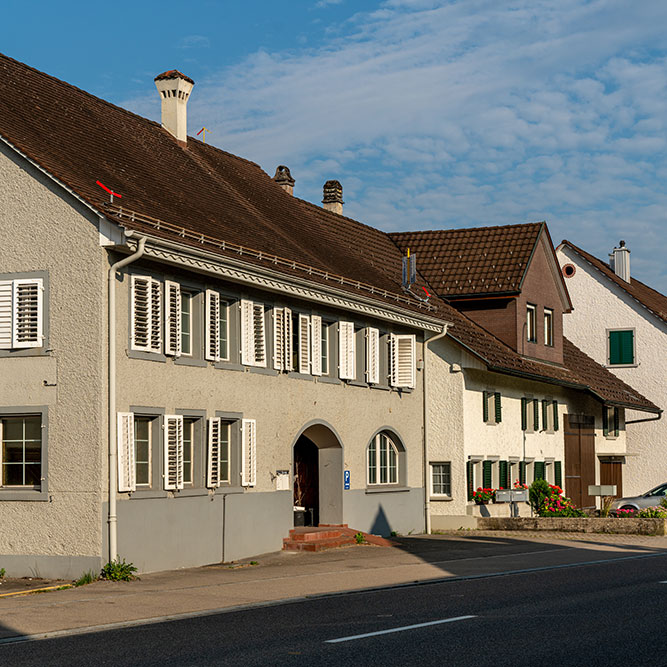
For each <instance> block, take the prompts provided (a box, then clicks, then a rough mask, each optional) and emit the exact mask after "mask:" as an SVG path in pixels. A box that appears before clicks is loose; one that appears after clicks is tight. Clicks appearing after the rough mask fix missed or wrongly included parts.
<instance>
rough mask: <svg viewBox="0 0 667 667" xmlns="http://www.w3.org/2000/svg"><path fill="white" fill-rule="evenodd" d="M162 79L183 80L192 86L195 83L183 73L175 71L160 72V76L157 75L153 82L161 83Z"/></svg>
mask: <svg viewBox="0 0 667 667" xmlns="http://www.w3.org/2000/svg"><path fill="white" fill-rule="evenodd" d="M162 79H185V81H187V82H188V83H191V84H192V85H194V83H195V82H194V81H193V80H192V79H191V78H190V77H189V76H185V74H183V72H179V71H178V70H177V69H170V70H167V71H166V72H162V74H158V75H157V76H156V77H155V78H154V79H153V81H161V80H162Z"/></svg>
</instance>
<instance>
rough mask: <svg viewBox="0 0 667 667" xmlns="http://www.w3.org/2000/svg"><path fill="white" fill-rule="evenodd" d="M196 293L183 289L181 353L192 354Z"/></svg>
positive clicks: (188, 355)
mask: <svg viewBox="0 0 667 667" xmlns="http://www.w3.org/2000/svg"><path fill="white" fill-rule="evenodd" d="M193 300H194V294H193V293H192V292H185V291H183V290H181V354H183V355H185V356H187V357H190V356H192V303H193Z"/></svg>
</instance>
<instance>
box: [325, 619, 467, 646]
mask: <svg viewBox="0 0 667 667" xmlns="http://www.w3.org/2000/svg"><path fill="white" fill-rule="evenodd" d="M468 618H477V617H476V616H455V617H454V618H443V619H440V620H439V621H429V622H428V623H415V625H404V626H403V627H401V628H390V629H389V630H378V631H377V632H365V633H364V634H363V635H351V636H350V637H339V638H338V639H327V640H326V641H325V642H324V643H325V644H338V643H339V642H350V641H352V640H353V639H363V638H364V637H377V635H388V634H391V633H392V632H403V631H405V630H414V629H415V628H426V627H428V626H429V625H440V624H441V623H453V622H454V621H465V620H467V619H468Z"/></svg>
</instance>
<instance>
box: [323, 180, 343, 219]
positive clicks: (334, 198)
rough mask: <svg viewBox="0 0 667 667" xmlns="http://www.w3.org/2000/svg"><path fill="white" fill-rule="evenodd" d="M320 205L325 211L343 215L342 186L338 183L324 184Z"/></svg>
mask: <svg viewBox="0 0 667 667" xmlns="http://www.w3.org/2000/svg"><path fill="white" fill-rule="evenodd" d="M323 194H324V196H323V197H322V204H323V205H324V208H325V209H326V210H327V211H331V212H332V213H338V215H343V186H342V185H341V184H340V183H339V182H338V181H327V182H326V183H325V184H324V188H323Z"/></svg>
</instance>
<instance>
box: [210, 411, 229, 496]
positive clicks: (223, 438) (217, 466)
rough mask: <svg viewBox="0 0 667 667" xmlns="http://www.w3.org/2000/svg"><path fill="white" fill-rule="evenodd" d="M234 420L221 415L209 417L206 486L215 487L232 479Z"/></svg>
mask: <svg viewBox="0 0 667 667" xmlns="http://www.w3.org/2000/svg"><path fill="white" fill-rule="evenodd" d="M231 429H232V422H229V421H225V420H224V419H221V418H220V417H209V419H208V434H207V438H208V454H207V469H206V486H208V487H209V488H215V487H218V486H220V485H221V484H227V483H229V481H230V446H231V445H230V442H231Z"/></svg>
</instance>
